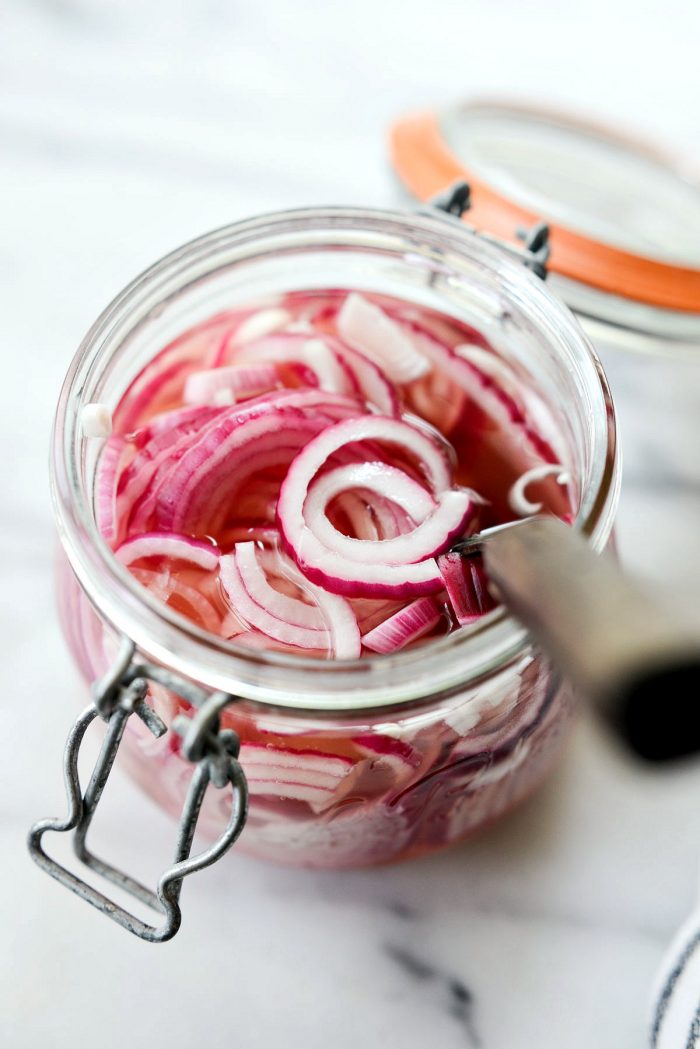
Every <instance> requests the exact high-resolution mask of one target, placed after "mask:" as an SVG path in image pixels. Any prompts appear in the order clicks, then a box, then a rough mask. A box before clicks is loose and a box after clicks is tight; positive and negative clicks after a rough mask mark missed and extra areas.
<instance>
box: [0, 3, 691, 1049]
mask: <svg viewBox="0 0 700 1049" xmlns="http://www.w3.org/2000/svg"><path fill="white" fill-rule="evenodd" d="M660 10H661V8H660V5H658V4H640V3H639V2H631V0H624V2H623V0H617V2H613V3H612V4H611V3H610V2H609V0H606V2H603V0H589V2H588V3H587V4H584V5H581V4H577V5H573V4H569V3H560V4H555V3H553V2H551V0H532V2H530V3H528V4H523V3H521V2H519V0H499V2H498V3H487V2H486V0H481V2H476V0H472V2H470V0H461V2H459V3H457V2H453V3H451V2H449V0H434V2H433V3H432V4H430V5H428V6H426V5H424V4H419V3H418V2H417V0H403V2H402V3H393V2H388V0H375V2H372V3H370V2H369V0H356V2H354V3H352V4H348V5H342V6H341V5H336V4H332V3H327V2H326V3H322V2H313V3H312V2H307V3H302V2H296V3H292V2H291V0H287V2H285V0H273V2H269V0H268V2H266V3H265V4H256V3H253V2H251V0H248V2H245V0H237V2H233V0H231V2H226V0H199V2H198V3H186V2H185V0H170V2H169V3H167V4H165V3H161V4H157V3H152V2H148V0H120V2H119V3H108V2H106V0H101V2H100V0H14V2H13V0H4V2H3V3H2V4H1V5H0V143H1V150H0V215H1V216H2V221H1V223H0V340H1V341H0V347H1V351H0V352H2V355H3V382H2V384H1V385H0V397H1V399H2V400H1V408H2V410H1V411H0V434H1V435H2V441H3V446H4V448H5V455H4V457H3V458H4V464H3V466H2V467H1V470H2V491H3V503H2V513H3V517H2V524H3V536H4V540H3V543H2V546H1V547H0V558H1V559H2V560H1V565H2V581H3V601H2V622H1V624H0V626H1V632H0V644H1V645H2V652H1V656H2V666H3V671H4V680H5V688H4V690H3V697H2V702H3V717H2V725H3V735H4V739H3V743H4V746H3V762H2V780H3V793H2V800H1V801H0V806H1V809H2V825H1V828H0V834H1V835H2V837H1V839H0V842H1V844H0V849H1V852H0V855H1V856H2V873H1V874H0V878H1V879H2V891H1V894H0V916H1V920H2V923H1V925H0V952H1V957H2V963H3V973H2V978H1V979H0V1029H1V1031H0V1040H1V1041H2V1044H3V1045H6V1046H8V1047H11V1049H35V1047H36V1046H38V1045H46V1046H51V1047H52V1049H62V1047H64V1046H65V1047H68V1046H83V1045H88V1044H92V1045H94V1046H100V1047H101V1049H117V1047H119V1049H121V1047H122V1046H124V1045H128V1046H130V1047H131V1049H145V1047H147V1046H152V1045H165V1044H168V1045H171V1046H173V1047H174V1049H184V1047H185V1046H190V1045H193V1044H197V1045H202V1046H206V1045H211V1046H225V1045H238V1046H241V1047H242V1049H256V1047H268V1046H277V1045H281V1046H284V1047H285V1049H297V1047H299V1049H301V1047H302V1046H303V1047H307V1049H316V1047H318V1049H320V1047H322V1046H323V1047H326V1046H337V1047H338V1049H349V1047H350V1046H354V1045H356V1044H362V1045H363V1046H367V1047H368V1049H374V1047H379V1046H382V1047H385V1046H389V1047H393V1046H397V1047H398V1046H402V1047H404V1046H405V1047H413V1046H416V1047H417V1046H423V1045H425V1044H431V1045H435V1046H439V1047H440V1049H451V1047H452V1046H454V1047H457V1046H483V1047H484V1049H530V1047H535V1046H536V1047H538V1049H555V1047H557V1049H559V1047H561V1046H564V1045H565V1046H566V1047H567V1049H592V1047H595V1049H633V1047H637V1046H642V1045H643V1044H644V1043H645V1016H644V1012H645V1005H646V1001H647V996H648V991H649V987H650V981H651V979H652V976H653V973H654V970H655V968H656V966H657V963H658V961H659V958H660V955H661V953H662V951H663V948H664V945H665V944H666V942H667V941H668V940H669V938H670V936H671V934H672V932H673V930H674V929H675V927H676V926H677V925H678V924H679V923H680V921H681V919H682V918H683V916H684V914H685V913H686V911H687V910H688V909H689V908H690V906H691V903H692V900H693V897H694V894H695V891H696V887H697V886H696V882H697V862H698V857H699V855H700V834H699V831H700V806H698V797H699V796H700V765H699V764H698V763H697V762H689V763H687V764H685V765H682V766H680V767H676V768H675V769H674V770H673V771H671V772H668V771H659V770H653V769H648V768H643V767H640V766H639V765H637V764H636V763H635V762H633V761H632V760H631V759H629V758H628V757H627V756H626V755H625V754H624V753H622V752H621V751H620V750H619V749H618V747H617V745H616V744H615V743H614V742H613V741H612V740H611V739H610V738H608V737H607V736H606V735H605V733H604V732H603V730H602V729H601V728H600V726H598V725H596V724H594V723H593V722H592V721H590V720H589V719H584V720H583V722H582V724H581V725H580V727H579V728H578V730H577V732H576V734H575V737H574V739H573V741H572V744H571V746H570V750H569V753H568V756H567V760H566V761H565V762H564V763H563V764H562V766H561V767H560V769H559V771H558V773H557V774H556V775H555V776H554V777H553V778H552V779H551V780H550V782H549V783H548V784H547V786H546V787H545V788H544V789H543V790H542V792H541V793H540V794H539V795H538V796H537V797H536V798H534V799H533V800H532V801H531V802H529V803H528V804H527V805H526V806H525V807H524V808H523V809H522V810H521V811H519V812H518V813H516V814H514V815H513V816H512V817H510V818H509V819H507V820H506V821H505V822H504V823H502V824H501V825H500V826H498V827H496V828H495V829H493V830H492V831H490V832H488V833H487V834H485V835H483V836H482V837H481V838H479V839H478V840H477V841H475V842H473V843H472V844H469V845H465V846H463V847H460V848H457V849H455V850H453V851H452V852H450V853H448V854H444V855H440V856H435V857H432V858H429V859H425V860H422V861H419V862H415V863H412V864H409V865H406V866H402V867H398V868H396V869H385V870H378V871H369V872H355V873H352V874H337V873H324V874H318V873H305V872H301V871H289V870H284V869H276V868H273V867H270V866H265V865H261V864H259V863H256V862H254V861H252V860H247V859H245V858H242V857H240V856H235V855H232V856H231V857H230V858H229V860H228V861H227V862H225V863H223V864H221V865H220V866H219V867H218V868H215V869H213V870H211V871H209V872H206V873H204V874H202V875H200V876H198V878H197V880H196V883H195V881H194V880H193V881H192V882H191V883H190V884H189V885H187V887H186V888H185V890H184V905H185V924H184V928H183V929H182V932H181V933H180V935H179V936H178V938H177V939H176V940H175V941H173V943H172V944H170V945H168V946H164V947H158V948H153V947H148V946H144V945H142V944H141V943H139V942H138V941H136V940H134V939H132V938H130V937H128V936H127V935H126V934H125V933H123V932H122V931H121V930H120V929H118V928H117V927H116V926H113V925H112V924H111V923H109V922H107V921H105V920H104V919H102V918H101V917H99V916H98V915H96V914H95V913H93V912H91V911H90V910H89V909H88V908H86V907H85V906H84V905H83V904H80V903H79V902H78V901H76V900H75V899H73V898H72V897H69V896H68V894H66V893H65V892H63V891H62V890H60V889H59V888H58V887H57V886H56V885H55V884H54V883H52V882H50V881H49V879H47V878H46V877H44V876H43V875H42V874H40V873H39V871H38V870H36V869H35V868H34V867H33V866H32V865H31V863H30V861H29V859H28V857H27V854H26V851H25V849H24V844H23V837H24V834H25V831H26V828H27V827H28V825H29V824H30V822H32V820H34V819H35V818H36V817H37V816H39V815H42V814H44V813H45V812H51V811H55V812H58V811H62V808H63V797H62V789H61V783H60V771H59V753H60V747H61V745H62V744H61V741H62V739H63V736H64V733H65V731H66V728H67V724H68V722H69V720H70V718H71V717H72V715H73V712H74V709H75V707H76V703H77V702H78V697H77V694H76V693H77V679H76V675H75V673H74V671H73V669H72V667H71V665H70V663H69V660H68V658H67V655H66V652H65V650H64V648H63V644H62V641H61V638H60V636H59V633H58V628H57V625H56V622H55V619H54V614H53V601H52V593H51V548H52V534H51V518H50V507H49V501H48V495H47V471H46V466H45V460H46V448H47V443H48V432H49V425H50V417H51V413H52V409H53V405H54V402H55V399H56V395H57V390H58V386H59V383H60V381H61V378H62V375H63V373H64V371H65V369H66V366H67V364H68V361H69V359H70V356H71V354H72V353H73V350H74V348H75V346H76V345H77V342H78V340H79V338H80V337H81V335H82V334H83V332H84V330H85V329H86V328H87V326H88V325H89V323H90V322H91V321H92V319H93V318H94V317H95V316H96V314H97V313H98V312H99V310H100V309H101V308H102V306H103V305H104V304H105V302H106V301H107V300H108V299H109V298H110V297H111V296H112V295H113V294H114V293H115V292H116V291H117V290H118V289H119V288H120V286H121V285H122V284H123V283H124V282H125V281H126V280H127V279H128V278H130V277H131V276H132V275H133V274H134V273H135V272H137V271H138V270H139V269H141V268H142V267H143V266H145V265H146V264H147V263H149V262H150V261H151V260H153V259H154V258H155V257H157V256H158V255H160V254H162V253H163V252H164V251H166V250H167V249H170V248H171V247H173V246H175V245H176V244H177V243H178V242H181V241H183V240H185V239H187V238H189V237H190V236H193V235H195V234H197V233H198V232H200V231H203V230H205V229H207V228H210V227H213V226H215V225H219V224H222V223H223V222H225V221H228V220H231V219H234V218H236V217H240V216H243V215H245V214H248V213H251V212H254V211H258V210H263V209H270V208H277V207H281V206H286V205H295V204H307V203H324V202H335V201H342V202H357V203H386V204H389V203H392V202H395V201H397V200H398V199H399V198H398V190H397V188H396V186H395V184H394V182H393V180H392V177H391V175H390V172H389V170H388V166H387V163H386V158H385V151H384V145H383V139H382V135H383V131H384V128H385V126H386V124H387V122H388V121H389V119H390V118H391V117H392V116H394V115H395V114H397V113H399V112H401V111H402V110H405V109H406V108H410V107H415V106H421V105H424V104H429V103H431V102H433V101H440V100H449V99H452V98H455V97H459V96H461V95H464V94H469V93H475V92H480V93H484V92H489V91H490V92H493V91H494V90H501V91H510V92H511V93H513V92H516V93H518V94H519V95H529V96H531V97H536V98H537V97H539V98H549V99H553V100H554V101H555V102H557V103H560V104H568V105H573V106H575V107H578V108H580V109H588V110H589V111H592V112H593V113H594V114H597V115H602V116H605V115H607V116H609V117H611V118H613V119H618V120H620V121H622V122H624V123H625V124H626V125H627V126H630V127H634V128H637V129H639V130H642V131H647V132H651V133H653V134H655V135H657V136H661V137H662V138H663V139H664V140H665V141H666V142H668V143H669V144H671V145H672V146H677V147H679V148H681V149H683V150H684V151H685V152H686V153H687V154H688V155H689V156H690V158H691V159H693V160H695V161H696V162H698V161H700V144H699V142H698V138H697V112H698V101H699V100H700V67H698V63H697V41H698V39H699V38H700V8H698V5H697V2H696V0H669V2H667V3H666V4H664V5H663V17H662V16H661V15H660V14H659V12H660ZM611 372H612V375H613V380H614V385H615V392H616V393H617V395H618V399H619V402H620V406H621V410H622V415H623V422H624V424H625V427H626V434H625V438H626V453H627V459H628V464H629V475H628V476H629V481H628V484H627V486H626V488H625V492H624V498H623V505H622V510H621V515H620V527H619V537H620V546H621V550H622V554H623V557H624V558H625V560H626V561H627V562H628V563H629V565H630V566H631V567H635V568H637V569H639V570H641V571H643V572H645V573H646V574H648V575H649V576H651V577H652V578H654V579H656V580H658V581H663V582H664V583H666V584H668V585H670V586H678V587H681V586H682V587H685V588H689V587H690V585H691V583H692V579H691V574H690V572H689V568H688V566H689V564H691V563H694V564H695V566H696V568H697V575H696V576H695V577H694V578H695V580H696V582H695V586H697V580H698V579H700V554H699V553H698V545H697V535H698V527H699V526H700V464H699V458H698V443H699V442H698V432H699V431H698V426H699V425H700V424H699V423H698V417H699V415H700V407H699V406H698V392H697V391H698V389H700V370H699V369H698V368H697V367H696V366H694V365H693V366H691V365H687V366H686V370H685V371H684V373H683V377H682V381H681V382H677V381H675V379H674V377H676V378H677V376H678V374H679V373H678V372H677V371H676V370H672V371H669V369H668V368H667V367H665V366H661V365H660V364H658V363H655V362H653V361H647V362H644V363H643V364H642V363H640V364H639V365H638V366H637V364H636V363H634V362H633V364H632V365H630V362H629V360H628V361H626V362H624V363H623V362H620V363H618V364H615V363H614V362H611ZM681 394H682V396H681ZM693 416H694V417H693ZM106 802H107V804H106V808H105V811H104V813H103V815H102V817H101V819H102V822H101V826H100V830H99V832H98V834H97V837H98V839H99V842H101V843H103V844H104V845H105V846H107V845H108V846H109V848H110V851H112V852H116V853H117V854H118V857H119V858H120V859H121V860H123V862H124V864H125V865H126V866H127V867H129V868H130V869H132V868H135V869H140V870H142V871H143V872H144V873H145V874H150V875H151V876H155V874H156V872H157V871H158V869H159V867H160V866H161V865H162V864H163V862H164V860H165V858H166V856H167V853H168V850H169V847H170V841H171V833H172V828H171V827H170V825H169V824H168V822H167V821H166V820H165V819H164V817H162V816H161V815H160V814H159V813H158V812H157V811H156V810H155V809H154V808H153V807H152V806H151V805H150V803H148V802H146V801H144V800H143V798H142V797H141V795H140V794H138V793H137V792H136V790H135V788H133V787H132V786H131V785H130V783H129V782H128V781H126V779H125V778H124V777H122V776H120V775H118V774H116V775H115V780H114V782H113V783H112V784H111V787H110V791H109V796H108V798H107V799H106Z"/></svg>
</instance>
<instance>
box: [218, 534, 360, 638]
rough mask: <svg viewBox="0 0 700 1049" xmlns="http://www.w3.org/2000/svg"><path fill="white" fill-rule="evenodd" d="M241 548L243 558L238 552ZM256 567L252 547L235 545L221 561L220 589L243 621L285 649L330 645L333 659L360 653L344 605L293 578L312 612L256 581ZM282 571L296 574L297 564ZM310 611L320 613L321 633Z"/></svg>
mask: <svg viewBox="0 0 700 1049" xmlns="http://www.w3.org/2000/svg"><path fill="white" fill-rule="evenodd" d="M241 546H242V547H243V554H242V555H240V554H239V549H240V547H241ZM241 556H242V559H241ZM258 568H259V566H258V564H257V558H256V550H255V545H254V544H253V543H243V544H239V545H237V546H236V548H235V551H234V553H233V554H229V555H227V556H226V557H222V559H221V563H220V572H221V582H222V585H223V587H224V590H225V592H226V594H227V596H228V598H229V600H230V602H231V604H232V606H233V608H234V610H235V611H236V612H237V613H238V614H239V615H240V616H241V617H242V618H243V619H244V620H245V621H246V622H248V623H249V624H250V625H251V626H253V627H255V628H256V629H257V630H260V631H262V633H264V634H267V635H268V637H272V638H274V639H275V640H276V641H281V642H282V643H283V644H286V645H293V646H295V647H298V648H305V649H319V648H326V649H328V648H329V647H331V648H332V651H333V654H334V655H335V657H336V658H337V659H356V658H357V657H358V656H359V655H360V631H359V629H358V626H357V620H356V619H355V616H354V613H353V611H352V608H351V607H350V605H349V604H348V603H347V601H344V600H343V599H342V598H340V597H337V596H336V595H335V594H327V593H325V592H324V591H323V590H321V589H320V588H319V587H315V586H313V584H311V583H309V582H308V580H306V579H304V578H303V577H301V578H299V580H298V581H297V579H294V576H292V579H293V581H294V582H295V583H297V585H298V586H299V587H301V588H303V589H304V591H306V592H307V593H309V595H310V596H311V598H312V600H314V601H315V602H316V604H317V609H316V610H314V609H313V608H311V606H309V605H306V604H304V602H302V601H300V600H295V599H293V598H289V597H287V596H286V595H285V594H281V593H279V592H277V591H276V590H275V589H274V588H273V587H271V586H270V585H269V584H267V583H266V581H265V580H264V579H261V573H260V571H259V570H258ZM285 572H287V573H294V574H295V575H297V574H298V572H297V570H296V566H295V565H293V564H291V563H289V564H287V565H286V566H285ZM258 602H263V603H262V604H261V603H258ZM294 606H296V607H294ZM314 611H316V613H317V615H318V613H320V618H321V620H322V628H321V629H319V625H318V620H316V619H312V617H311V613H312V612H314ZM290 612H291V614H290ZM301 618H304V619H306V621H307V622H308V621H309V620H311V621H312V622H313V623H314V625H313V626H308V625H304V624H302V623H300V622H299V620H300V619H301Z"/></svg>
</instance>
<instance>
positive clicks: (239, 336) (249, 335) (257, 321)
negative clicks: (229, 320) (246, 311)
mask: <svg viewBox="0 0 700 1049" xmlns="http://www.w3.org/2000/svg"><path fill="white" fill-rule="evenodd" d="M292 320H293V317H292V315H291V313H289V311H288V310H285V309H283V308H282V307H281V306H271V307H268V308H267V309H263V310H256V311H255V312H254V313H251V315H250V316H249V317H247V318H246V319H245V320H244V321H243V323H242V324H240V325H239V326H238V328H236V329H235V330H234V331H233V333H232V334H231V336H230V337H229V345H230V346H242V345H243V343H246V342H252V341H253V340H254V339H261V338H262V337H263V336H264V335H270V334H271V333H272V332H274V331H280V329H282V328H285V327H286V326H287V325H288V324H290V323H291V321H292Z"/></svg>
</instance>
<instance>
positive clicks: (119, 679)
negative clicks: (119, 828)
mask: <svg viewBox="0 0 700 1049" xmlns="http://www.w3.org/2000/svg"><path fill="white" fill-rule="evenodd" d="M134 656H135V646H134V644H133V642H132V641H131V640H129V639H127V638H125V639H124V641H123V643H122V645H121V648H120V650H119V654H118V656H117V658H116V660H115V662H114V665H113V666H112V667H111V668H110V669H109V670H108V672H107V673H106V674H105V676H104V677H103V678H102V679H101V680H100V681H98V682H96V683H95V684H94V685H93V688H92V697H93V701H92V703H91V704H90V706H88V707H87V708H86V709H85V710H84V711H83V712H82V714H80V716H79V717H78V718H77V719H76V721H75V722H74V724H73V727H72V729H71V731H70V733H69V735H68V740H67V742H66V748H65V753H64V762H63V772H64V781H65V786H66V793H67V796H68V805H69V810H68V816H67V817H66V819H65V820H60V819H53V818H49V819H44V820H40V821H39V822H38V823H36V824H34V826H33V827H32V829H31V831H30V833H29V839H28V845H29V851H30V853H31V855H32V858H33V859H34V860H35V862H36V863H37V864H38V865H39V866H40V867H41V868H42V870H44V871H46V873H47V874H50V875H51V877H53V878H55V879H56V880H57V881H59V882H60V883H61V884H62V885H63V886H65V887H66V888H67V889H70V890H71V891H72V892H74V893H76V895H78V896H80V898H81V899H83V900H85V901H86V902H87V903H90V904H91V905H92V906H93V907H96V908H97V910H99V911H102V913H103V914H106V915H107V916H108V917H109V918H112V919H113V921H115V922H117V923H118V924H119V925H121V926H123V927H124V928H125V929H128V930H129V932H132V933H134V935H136V936H139V937H140V938H141V939H142V940H147V941H149V942H151V943H162V942H164V941H165V940H169V939H171V938H172V937H173V936H174V935H175V933H176V932H177V930H178V929H179V927H180V922H181V913H180V905H179V899H180V890H181V888H182V882H183V879H184V878H186V877H187V876H188V875H189V874H194V873H195V872H196V871H199V870H202V869H203V868H204V867H208V866H210V865H211V864H212V863H214V862H215V861H216V860H218V859H219V858H220V857H221V856H223V854H224V853H225V852H226V851H227V850H228V849H229V848H230V847H231V846H232V845H233V843H234V842H235V841H236V839H237V838H238V836H239V834H240V833H241V831H242V829H243V826H244V824H245V820H246V816H247V811H248V788H247V784H246V778H245V775H244V773H243V770H242V768H241V766H240V764H239V763H238V760H237V759H238V753H239V748H240V743H239V739H238V736H237V734H236V733H235V732H233V731H232V730H230V729H224V730H221V729H220V721H219V716H220V714H221V711H222V710H223V709H224V707H226V706H228V705H229V704H230V703H233V702H235V700H236V697H234V696H232V695H230V694H229V693H227V692H213V693H208V692H206V691H205V690H204V689H201V688H199V687H198V686H197V685H195V684H193V683H192V682H190V681H187V680H186V679H184V678H181V677H179V676H178V675H176V674H173V673H171V671H169V670H166V669H164V668H163V667H159V666H156V665H155V664H151V663H147V662H142V661H137V660H135V658H134ZM149 681H153V682H156V683H157V684H160V685H163V686H164V687H165V688H167V689H169V690H171V691H172V692H175V693H176V694H177V695H179V696H181V697H182V698H183V699H185V700H187V702H189V703H190V704H192V705H193V706H194V707H197V708H199V709H197V710H196V712H195V714H194V715H193V716H192V717H187V716H184V715H181V716H179V717H177V718H175V719H174V720H173V724H172V726H171V728H172V730H173V731H175V732H176V733H178V735H180V736H181V737H182V754H183V756H184V757H185V758H187V759H188V760H189V761H191V762H192V763H193V764H194V765H195V769H194V773H193V775H192V779H191V781H190V785H189V789H188V792H187V797H186V799H185V803H184V806H183V809H182V814H181V816H180V823H179V826H178V834H177V841H176V846H175V855H174V860H173V864H172V866H170V867H169V868H168V869H167V870H166V871H165V872H164V873H163V875H162V876H161V878H160V880H159V882H158V886H157V888H156V892H152V891H151V890H150V889H148V888H147V887H146V886H145V885H142V884H141V883H140V882H138V881H136V879H134V878H132V877H130V876H129V875H128V874H125V873H124V872H123V871H120V870H119V869H117V868H116V867H113V866H112V865H111V864H109V863H106V862H105V861H104V860H101V859H99V858H98V857H97V856H95V855H93V853H92V852H90V850H89V849H88V847H87V845H86V838H87V833H88V830H89V828H90V824H91V823H92V819H93V816H94V815H95V810H96V808H97V805H98V803H99V801H100V798H101V796H102V792H103V790H104V787H105V784H106V782H107V779H108V777H109V774H110V771H111V769H112V766H113V764H114V759H115V757H116V754H117V750H118V749H119V744H120V743H121V740H122V737H123V735H124V730H125V728H126V723H127V721H128V720H129V718H130V717H131V716H132V715H133V714H136V716H137V717H139V718H140V719H141V720H142V721H143V723H144V724H145V725H146V727H147V728H148V729H149V730H150V732H152V733H153V735H154V736H156V737H160V736H162V735H163V734H164V733H165V732H167V731H168V729H167V726H166V725H165V724H164V723H163V721H162V720H161V719H160V717H159V716H158V715H157V714H156V712H155V711H154V710H153V709H152V708H151V707H150V706H149V705H148V704H147V702H146V694H147V690H148V682H149ZM97 717H101V718H102V719H103V720H104V721H106V722H107V732H106V735H105V738H104V741H103V743H102V747H101V749H100V753H99V755H98V758H97V761H96V763H95V767H94V769H93V773H92V776H91V778H90V782H89V784H88V786H87V789H86V791H85V793H84V794H82V792H81V787H80V780H79V776H78V753H79V750H80V745H81V743H82V740H83V737H84V736H85V733H86V731H87V729H88V727H89V726H90V724H91V723H92V722H93V721H94V720H95V718H97ZM210 783H211V784H212V785H213V786H214V787H218V788H223V787H225V786H227V785H230V786H231V793H232V799H231V815H230V817H229V821H228V824H227V826H226V829H225V830H224V832H223V834H222V835H221V836H220V837H219V838H218V840H217V841H216V842H215V843H214V844H213V845H212V846H211V847H210V848H209V849H207V850H205V851H204V852H201V853H198V854H197V855H195V856H190V850H191V848H192V842H193V839H194V834H195V830H196V826H197V819H198V817H199V812H200V809H201V807H202V802H203V801H204V796H205V794H206V790H207V787H208V785H209V784H210ZM47 831H56V832H59V833H65V832H71V831H72V832H73V835H72V844H73V850H74V852H75V854H76V856H77V857H78V859H79V860H80V861H81V862H82V863H83V864H84V865H85V866H86V867H90V868H91V869H92V870H94V871H96V872H97V873H98V874H100V875H102V877H104V878H106V879H108V880H109V881H111V882H112V883H113V884H114V885H117V886H118V887H119V888H120V889H122V890H123V891H124V892H126V893H128V894H129V895H130V896H133V897H134V898H135V899H137V900H139V901H140V902H141V903H143V904H145V905H147V906H149V907H152V908H153V909H154V910H156V911H160V912H162V914H163V915H164V919H165V920H164V921H163V923H162V924H161V925H160V926H153V925H148V924H147V923H146V922H144V921H142V920H141V919H139V918H137V917H136V916H135V915H133V914H131V913H130V912H129V911H127V910H125V909H124V908H123V907H121V906H120V905H119V904H117V903H115V902H114V901H113V900H110V899H109V898H108V897H107V896H105V895H103V893H101V892H100V891H99V890H98V889H96V888H94V887H93V886H91V885H89V884H88V883H87V882H85V881H83V880H82V879H81V878H79V877H78V876H77V875H75V874H73V873H72V872H71V871H69V870H68V869H67V868H66V867H63V866H61V864H59V863H57V862H56V861H55V860H53V859H51V857H50V856H48V855H47V854H46V852H45V851H44V848H43V845H42V838H43V836H44V834H45V833H46V832H47Z"/></svg>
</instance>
